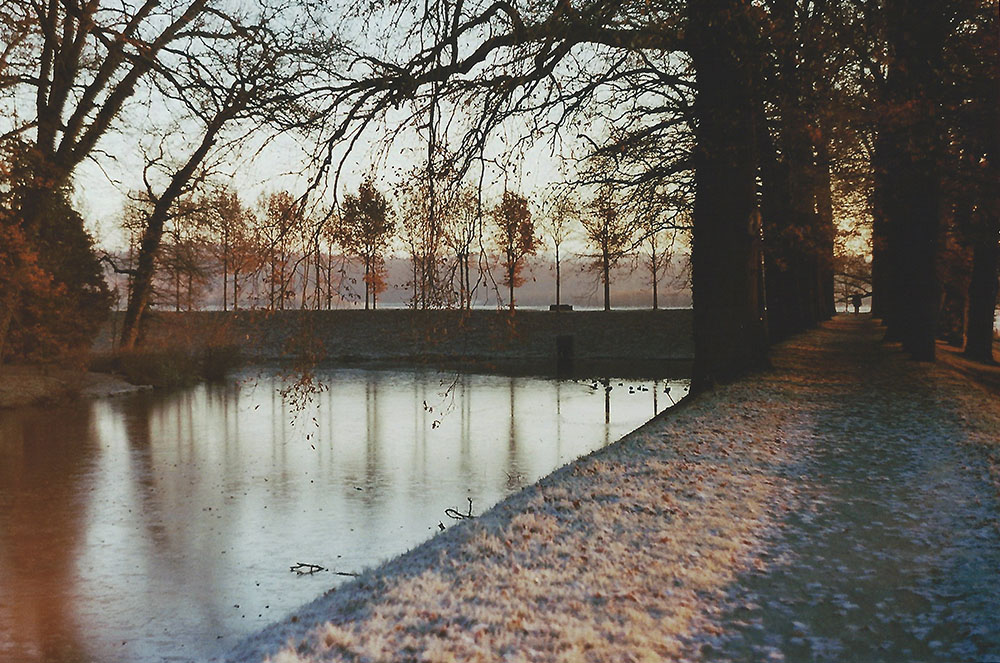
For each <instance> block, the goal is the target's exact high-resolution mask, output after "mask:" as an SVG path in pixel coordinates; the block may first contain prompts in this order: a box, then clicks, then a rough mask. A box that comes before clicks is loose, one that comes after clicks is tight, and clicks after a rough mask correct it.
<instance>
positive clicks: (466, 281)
mask: <svg viewBox="0 0 1000 663" xmlns="http://www.w3.org/2000/svg"><path fill="white" fill-rule="evenodd" d="M482 232H483V222H482V205H481V199H480V196H479V192H478V191H477V190H476V189H475V188H473V187H471V186H464V187H460V188H458V189H457V190H455V191H454V193H453V194H452V196H451V198H450V200H449V202H448V210H447V215H446V217H445V232H444V241H445V244H447V245H448V248H450V249H451V250H452V252H453V254H454V256H455V270H454V271H457V272H458V273H457V278H458V303H459V307H460V308H466V309H467V308H472V293H473V289H474V286H473V283H472V253H473V248H474V247H475V245H476V243H477V241H479V239H480V238H481V236H482Z"/></svg>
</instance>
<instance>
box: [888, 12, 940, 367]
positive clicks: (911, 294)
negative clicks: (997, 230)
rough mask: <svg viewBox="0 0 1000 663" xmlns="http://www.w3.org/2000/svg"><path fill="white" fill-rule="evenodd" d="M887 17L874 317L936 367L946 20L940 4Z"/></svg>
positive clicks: (914, 353) (894, 337)
mask: <svg viewBox="0 0 1000 663" xmlns="http://www.w3.org/2000/svg"><path fill="white" fill-rule="evenodd" d="M885 12H886V19H887V20H886V25H887V31H886V32H887V41H888V45H889V48H890V50H891V52H892V58H891V59H890V64H889V71H888V74H887V77H886V102H887V104H886V109H885V111H884V112H883V113H882V114H881V116H880V124H881V126H880V127H879V145H878V147H877V149H878V157H877V161H876V164H875V170H876V178H877V179H876V187H877V188H878V189H879V191H878V192H877V199H878V208H879V209H878V215H879V217H880V218H879V219H878V225H877V228H876V230H877V233H878V236H877V237H876V239H875V241H876V245H877V246H879V247H880V248H879V250H878V255H877V259H878V260H879V262H880V264H879V270H884V271H882V273H881V274H880V281H881V283H879V286H880V288H881V289H882V290H883V295H882V296H881V297H880V300H879V310H880V313H881V314H882V315H883V320H884V321H885V323H886V325H887V334H886V337H887V339H888V340H893V341H895V340H898V341H900V342H902V344H903V348H904V349H905V350H906V351H907V352H908V353H909V354H910V355H911V356H912V357H913V358H914V359H917V360H923V361H933V359H934V355H935V339H936V336H937V316H938V308H939V305H940V295H939V292H940V284H939V280H938V276H937V252H938V242H939V234H940V226H941V223H940V217H941V213H942V203H943V201H942V196H941V179H940V173H939V167H940V166H939V164H940V160H941V159H942V157H943V154H944V150H943V146H942V142H943V136H942V129H941V127H940V126H939V125H940V123H939V120H938V114H939V113H940V97H941V94H940V90H939V84H940V81H941V80H942V76H943V73H944V72H943V63H942V62H941V58H942V55H941V54H942V52H943V49H944V42H945V37H946V36H947V31H948V30H949V20H948V18H949V17H948V16H947V13H946V8H945V6H944V5H943V4H941V3H913V2H906V1H904V0H890V1H889V2H886V4H885Z"/></svg>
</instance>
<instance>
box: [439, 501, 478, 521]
mask: <svg viewBox="0 0 1000 663" xmlns="http://www.w3.org/2000/svg"><path fill="white" fill-rule="evenodd" d="M465 499H467V500H469V512H468V513H462V512H461V511H459V510H457V509H452V508H448V509H445V510H444V515H446V516H448V517H449V518H451V519H452V520H465V519H467V518H475V516H473V515H472V498H471V497H467V498H465Z"/></svg>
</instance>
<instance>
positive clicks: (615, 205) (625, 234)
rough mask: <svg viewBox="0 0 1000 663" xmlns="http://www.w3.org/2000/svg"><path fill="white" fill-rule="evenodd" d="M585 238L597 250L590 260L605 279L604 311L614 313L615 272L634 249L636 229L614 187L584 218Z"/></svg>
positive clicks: (602, 194)
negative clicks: (623, 211)
mask: <svg viewBox="0 0 1000 663" xmlns="http://www.w3.org/2000/svg"><path fill="white" fill-rule="evenodd" d="M580 221H581V223H582V224H583V234H584V238H585V239H586V240H587V244H588V245H589V246H590V248H591V249H593V253H591V254H589V255H588V256H587V258H588V259H589V260H590V262H591V266H592V269H594V270H596V271H597V272H598V273H599V274H600V276H601V283H602V284H603V286H604V310H605V311H610V310H611V269H612V268H613V267H615V266H616V265H618V264H619V263H620V262H621V260H622V259H623V258H624V257H625V256H626V255H628V253H629V251H630V250H631V248H632V236H633V235H634V234H635V226H634V225H633V224H632V223H631V221H630V220H629V219H627V218H626V217H625V215H624V214H622V211H621V209H620V208H619V201H618V200H617V199H616V197H615V194H614V191H613V190H612V189H611V188H610V187H603V188H602V189H601V190H600V191H598V193H597V195H595V196H594V198H593V199H592V200H591V201H590V205H589V206H588V210H587V214H584V215H582V216H581V217H580Z"/></svg>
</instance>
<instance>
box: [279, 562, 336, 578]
mask: <svg viewBox="0 0 1000 663" xmlns="http://www.w3.org/2000/svg"><path fill="white" fill-rule="evenodd" d="M288 570H289V571H294V572H295V575H299V576H303V575H309V576H311V575H312V574H314V573H318V572H319V571H329V570H330V569H327V568H325V567H322V566H320V565H319V564H303V563H302V562H296V563H295V566H289V567H288Z"/></svg>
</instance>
